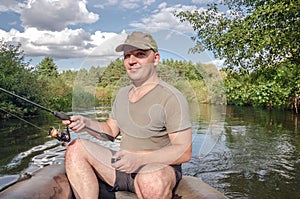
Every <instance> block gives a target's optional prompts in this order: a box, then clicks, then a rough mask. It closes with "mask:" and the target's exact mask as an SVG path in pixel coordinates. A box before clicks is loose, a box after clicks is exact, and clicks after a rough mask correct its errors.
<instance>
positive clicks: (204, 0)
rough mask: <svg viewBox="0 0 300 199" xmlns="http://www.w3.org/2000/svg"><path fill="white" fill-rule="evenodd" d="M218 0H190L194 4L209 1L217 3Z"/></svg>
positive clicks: (208, 2) (207, 2)
mask: <svg viewBox="0 0 300 199" xmlns="http://www.w3.org/2000/svg"><path fill="white" fill-rule="evenodd" d="M219 2H221V1H220V0H192V3H196V4H210V3H219Z"/></svg>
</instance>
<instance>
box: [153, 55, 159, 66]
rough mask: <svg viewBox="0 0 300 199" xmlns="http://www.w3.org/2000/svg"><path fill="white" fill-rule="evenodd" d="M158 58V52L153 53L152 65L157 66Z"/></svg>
mask: <svg viewBox="0 0 300 199" xmlns="http://www.w3.org/2000/svg"><path fill="white" fill-rule="evenodd" d="M159 60H160V54H159V53H158V52H156V53H155V55H154V65H155V66H157V65H158V63H159Z"/></svg>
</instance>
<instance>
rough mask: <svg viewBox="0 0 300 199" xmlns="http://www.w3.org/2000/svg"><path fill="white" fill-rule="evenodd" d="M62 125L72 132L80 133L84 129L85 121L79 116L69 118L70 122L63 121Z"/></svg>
mask: <svg viewBox="0 0 300 199" xmlns="http://www.w3.org/2000/svg"><path fill="white" fill-rule="evenodd" d="M62 123H63V124H65V125H68V126H69V128H70V129H71V130H72V131H74V132H81V131H83V129H84V128H85V127H86V119H85V117H83V116H81V115H78V116H71V117H70V120H63V121H62Z"/></svg>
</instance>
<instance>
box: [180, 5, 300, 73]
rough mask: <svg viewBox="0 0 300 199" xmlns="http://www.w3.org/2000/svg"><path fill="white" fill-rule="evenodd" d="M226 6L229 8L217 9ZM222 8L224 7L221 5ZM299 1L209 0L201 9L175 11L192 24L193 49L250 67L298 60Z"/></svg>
mask: <svg viewBox="0 0 300 199" xmlns="http://www.w3.org/2000/svg"><path fill="white" fill-rule="evenodd" d="M224 6H228V7H229V10H230V12H226V13H224V12H220V8H221V7H222V9H224ZM225 9H226V8H225ZM299 11H300V2H299V1H288V0H281V1H262V0H253V1H245V0H242V1H233V0H225V1H222V3H220V4H216V3H215V4H211V5H209V9H208V10H206V11H203V12H198V11H185V12H180V13H177V14H176V16H178V17H180V19H181V20H182V21H188V22H190V23H191V25H192V26H193V27H194V30H195V31H196V34H197V36H195V37H193V39H194V40H195V42H196V46H195V48H193V49H192V51H193V52H198V51H203V50H204V49H208V50H210V51H212V52H213V53H214V55H215V56H216V57H219V58H226V62H225V64H226V65H227V66H231V67H243V68H244V69H246V70H247V71H252V70H253V69H257V68H259V67H268V66H269V65H270V64H275V63H280V62H281V61H282V60H285V59H290V60H291V61H292V62H293V63H298V64H299V63H300V59H299V55H300V47H299V38H300V29H299V28H300V12H299Z"/></svg>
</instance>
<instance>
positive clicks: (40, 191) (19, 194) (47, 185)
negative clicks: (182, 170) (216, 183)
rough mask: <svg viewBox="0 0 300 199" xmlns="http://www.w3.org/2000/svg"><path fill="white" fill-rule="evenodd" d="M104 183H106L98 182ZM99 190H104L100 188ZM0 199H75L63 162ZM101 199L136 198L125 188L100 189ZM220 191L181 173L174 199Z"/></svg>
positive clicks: (208, 197) (211, 196) (209, 198)
mask: <svg viewBox="0 0 300 199" xmlns="http://www.w3.org/2000/svg"><path fill="white" fill-rule="evenodd" d="M100 186H105V184H100ZM100 190H105V189H101V187H100ZM0 198H1V199H49V198H52V199H73V198H75V197H74V195H73V193H72V189H71V187H70V184H69V181H68V179H67V176H66V174H65V168H64V165H63V164H60V165H50V166H47V167H44V168H42V169H40V170H38V171H37V172H35V173H33V174H32V175H31V177H30V178H28V179H25V180H21V181H17V182H16V183H15V184H13V185H11V186H9V187H7V188H5V189H4V190H3V191H1V192H0ZM101 198H104V199H135V198H136V196H135V194H133V193H130V192H126V191H119V192H108V191H106V192H101ZM226 198H227V197H226V196H224V195H223V194H222V193H221V192H219V191H217V190H216V189H214V188H213V187H211V186H209V185H208V184H206V183H204V182H203V181H201V180H200V179H198V178H196V177H191V176H183V178H182V180H181V181H180V183H179V185H178V187H177V189H176V192H175V196H174V198H173V199H226Z"/></svg>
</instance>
